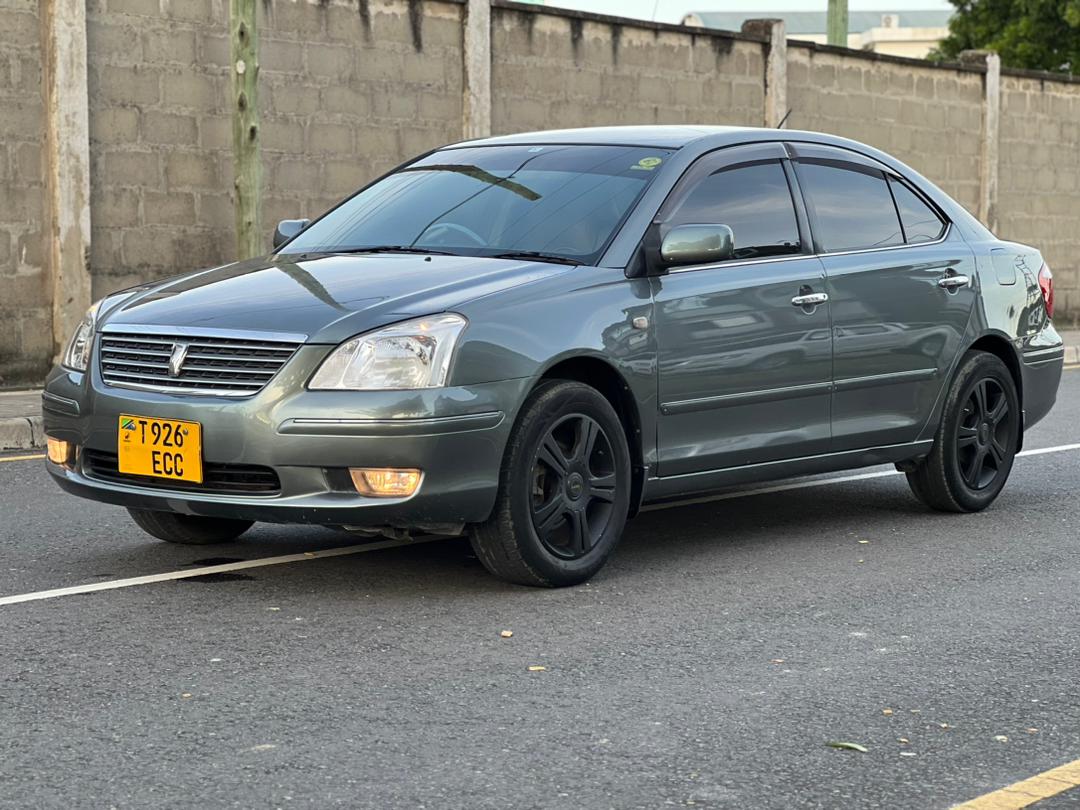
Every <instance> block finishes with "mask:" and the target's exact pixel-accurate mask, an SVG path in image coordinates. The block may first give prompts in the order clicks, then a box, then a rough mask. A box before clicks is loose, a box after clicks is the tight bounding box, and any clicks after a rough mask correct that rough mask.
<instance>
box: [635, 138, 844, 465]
mask: <svg viewBox="0 0 1080 810" xmlns="http://www.w3.org/2000/svg"><path fill="white" fill-rule="evenodd" d="M784 155H785V153H784V151H783V149H782V147H780V146H779V145H777V144H764V145H756V146H748V147H736V148H733V149H725V150H720V151H718V152H716V153H713V154H711V155H706V156H705V157H703V158H701V160H699V161H698V163H696V164H695V165H694V166H693V167H691V169H690V170H689V172H688V173H687V175H686V176H685V177H684V178H683V180H682V181H680V184H679V185H678V186H677V187H676V189H675V191H674V192H673V194H672V196H671V197H670V198H669V199H668V201H667V202H666V203H665V204H664V206H663V207H662V208H661V210H660V213H659V215H658V221H659V223H660V225H659V227H660V234H661V238H662V236H663V234H664V233H665V232H666V231H667V230H668V229H670V228H672V227H675V226H676V225H684V224H722V225H727V226H729V227H730V228H731V229H732V232H733V234H734V237H735V240H734V244H735V251H734V256H733V257H732V258H731V259H730V260H727V261H724V262H718V263H715V264H709V265H698V266H690V267H677V268H673V269H672V270H670V271H669V272H668V273H667V274H665V275H662V276H659V277H657V278H656V279H655V280H654V282H655V286H654V300H655V309H654V318H655V320H656V338H657V344H658V352H659V383H658V385H659V402H660V414H659V420H658V436H657V439H658V449H659V458H658V473H659V475H660V476H670V475H681V474H685V473H694V472H702V471H706V470H715V469H723V468H726V467H734V466H742V465H746V464H755V463H761V462H768V461H777V460H781V459H788V458H793V457H797V456H806V455H815V454H818V453H824V452H826V451H827V450H828V447H829V442H830V428H829V406H830V395H829V389H830V384H831V363H832V340H831V334H830V328H829V327H830V324H829V303H828V300H827V296H826V295H825V277H824V271H823V268H822V265H821V262H820V261H819V260H818V259H817V258H816V257H814V256H813V255H811V251H810V246H809V235H808V232H807V229H806V223H805V216H804V214H803V212H802V209H801V207H798V208H797V207H796V205H795V198H794V196H793V194H792V187H791V178H790V168H789V167H788V166H786V165H785V163H786V161H785V159H784Z"/></svg>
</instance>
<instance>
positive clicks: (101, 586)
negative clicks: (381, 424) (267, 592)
mask: <svg viewBox="0 0 1080 810" xmlns="http://www.w3.org/2000/svg"><path fill="white" fill-rule="evenodd" d="M441 539H442V538H440V537H421V538H418V539H415V540H382V541H379V542H376V543H366V544H364V545H360V546H343V547H341V548H327V549H322V550H321V551H304V552H301V553H300V554H283V555H282V556H280V557H260V558H259V559H255V560H243V561H242V562H235V563H224V564H222V565H204V566H202V567H199V568H190V569H187V570H185V571H167V572H166V573H164V574H147V575H146V576H141V577H128V578H126V579H111V580H108V581H106V582H92V583H89V584H87V585H72V586H71V587H68V588H54V589H52V590H49V591H35V592H33V593H19V594H15V595H14V596H0V605H16V604H19V603H20V602H36V601H38V600H39V599H55V598H57V597H58V596H74V595H76V594H80V593H94V592H96V591H111V590H115V589H117V588H130V587H132V586H134V585H151V584H153V583H155V582H168V581H169V580H172V579H189V578H191V577H202V576H206V575H207V574H220V573H224V572H225V571H242V570H243V569H245V568H261V567H263V566H267V565H284V564H285V563H294V562H304V561H305V560H321V559H325V558H327V557H344V556H346V555H348V554H363V553H364V552H365V551H378V550H380V549H384V548H397V547H398V546H412V545H417V544H419V543H430V542H432V541H434V540H441Z"/></svg>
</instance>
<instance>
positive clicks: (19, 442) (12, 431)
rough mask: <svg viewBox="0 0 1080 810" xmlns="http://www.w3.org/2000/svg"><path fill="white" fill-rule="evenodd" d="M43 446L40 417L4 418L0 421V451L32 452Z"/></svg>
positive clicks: (43, 439)
mask: <svg viewBox="0 0 1080 810" xmlns="http://www.w3.org/2000/svg"><path fill="white" fill-rule="evenodd" d="M44 444H45V433H44V431H43V430H42V427H41V417H40V416H37V415H34V416H6V417H4V418H2V419H0V450H32V449H34V448H36V447H41V446H43V445H44Z"/></svg>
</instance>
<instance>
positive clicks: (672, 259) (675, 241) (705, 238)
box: [660, 225, 735, 267]
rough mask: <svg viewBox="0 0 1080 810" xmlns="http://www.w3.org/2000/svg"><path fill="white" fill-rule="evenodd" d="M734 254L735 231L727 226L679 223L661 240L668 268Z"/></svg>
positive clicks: (663, 256) (709, 260) (716, 259)
mask: <svg viewBox="0 0 1080 810" xmlns="http://www.w3.org/2000/svg"><path fill="white" fill-rule="evenodd" d="M734 253H735V234H734V233H732V231H731V228H729V227H728V226H727V225H679V226H677V227H674V228H672V229H671V230H670V231H668V232H667V235H666V236H665V237H664V241H663V242H661V243H660V260H661V261H662V262H663V263H664V265H665V266H667V267H671V266H674V265H679V264H708V263H709V262H722V261H724V260H725V259H730V258H731V257H732V256H733V255H734Z"/></svg>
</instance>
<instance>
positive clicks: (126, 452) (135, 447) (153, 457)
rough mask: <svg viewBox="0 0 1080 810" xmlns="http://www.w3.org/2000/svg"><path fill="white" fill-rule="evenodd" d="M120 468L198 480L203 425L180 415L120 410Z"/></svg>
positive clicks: (118, 451)
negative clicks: (157, 415)
mask: <svg viewBox="0 0 1080 810" xmlns="http://www.w3.org/2000/svg"><path fill="white" fill-rule="evenodd" d="M117 454H118V455H119V461H120V466H119V469H120V472H121V473H126V474H128V475H150V476H153V477H155V478H170V479H173V480H176V481H194V482H195V483H197V484H201V483H202V480H203V472H202V426H201V425H200V424H199V423H198V422H185V421H182V420H180V419H156V418H154V417H152V416H132V415H131V414H127V413H122V414H120V431H119V435H118V437H117Z"/></svg>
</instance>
